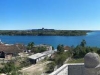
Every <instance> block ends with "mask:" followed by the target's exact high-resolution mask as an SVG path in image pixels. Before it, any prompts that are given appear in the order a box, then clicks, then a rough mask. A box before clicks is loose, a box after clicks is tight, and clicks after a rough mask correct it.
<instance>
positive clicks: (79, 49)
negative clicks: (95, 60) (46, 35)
mask: <svg viewBox="0 0 100 75" xmlns="http://www.w3.org/2000/svg"><path fill="white" fill-rule="evenodd" d="M71 52H72V54H73V58H83V57H84V56H85V54H86V53H88V52H96V53H100V48H98V47H89V46H86V41H85V40H82V42H81V43H80V45H77V46H76V47H74V48H72V50H71Z"/></svg>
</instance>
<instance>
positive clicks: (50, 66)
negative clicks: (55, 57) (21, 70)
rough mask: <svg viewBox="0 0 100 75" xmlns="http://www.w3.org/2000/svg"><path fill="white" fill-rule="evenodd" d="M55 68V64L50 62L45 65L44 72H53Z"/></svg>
mask: <svg viewBox="0 0 100 75" xmlns="http://www.w3.org/2000/svg"><path fill="white" fill-rule="evenodd" d="M55 66H56V64H55V62H53V61H52V62H50V63H48V64H47V67H46V72H47V73H51V72H53V71H54V68H55Z"/></svg>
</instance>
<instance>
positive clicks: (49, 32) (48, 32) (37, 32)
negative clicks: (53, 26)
mask: <svg viewBox="0 0 100 75" xmlns="http://www.w3.org/2000/svg"><path fill="white" fill-rule="evenodd" d="M87 32H89V31H83V30H49V29H48V30H42V29H41V30H39V29H38V30H0V35H34V36H80V35H86V33H87Z"/></svg>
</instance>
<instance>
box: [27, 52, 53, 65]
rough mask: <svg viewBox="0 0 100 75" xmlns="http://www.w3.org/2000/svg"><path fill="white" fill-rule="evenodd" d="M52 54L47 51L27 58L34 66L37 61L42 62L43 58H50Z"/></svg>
mask: <svg viewBox="0 0 100 75" xmlns="http://www.w3.org/2000/svg"><path fill="white" fill-rule="evenodd" d="M53 53H54V51H53V50H49V51H45V52H43V53H36V54H34V55H31V56H29V57H28V58H29V60H30V61H31V62H32V63H33V64H36V63H37V62H38V61H41V60H43V59H44V58H45V57H50V56H51V55H52V54H53Z"/></svg>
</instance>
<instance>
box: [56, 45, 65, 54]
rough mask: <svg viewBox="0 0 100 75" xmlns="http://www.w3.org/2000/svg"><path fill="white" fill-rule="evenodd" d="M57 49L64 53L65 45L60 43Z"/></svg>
mask: <svg viewBox="0 0 100 75" xmlns="http://www.w3.org/2000/svg"><path fill="white" fill-rule="evenodd" d="M57 51H58V53H63V52H64V46H63V45H58V46H57Z"/></svg>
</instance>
